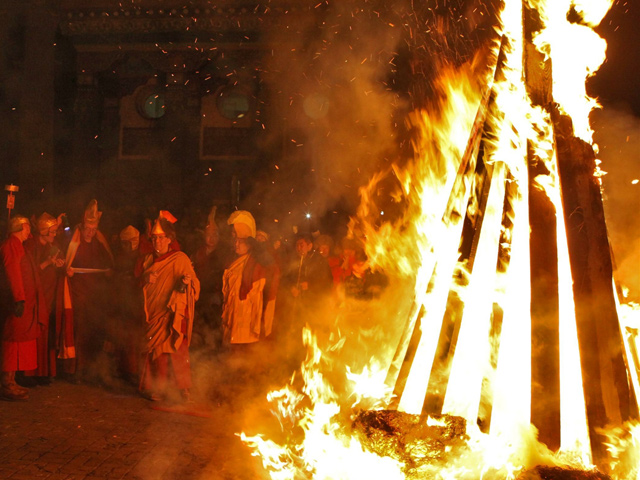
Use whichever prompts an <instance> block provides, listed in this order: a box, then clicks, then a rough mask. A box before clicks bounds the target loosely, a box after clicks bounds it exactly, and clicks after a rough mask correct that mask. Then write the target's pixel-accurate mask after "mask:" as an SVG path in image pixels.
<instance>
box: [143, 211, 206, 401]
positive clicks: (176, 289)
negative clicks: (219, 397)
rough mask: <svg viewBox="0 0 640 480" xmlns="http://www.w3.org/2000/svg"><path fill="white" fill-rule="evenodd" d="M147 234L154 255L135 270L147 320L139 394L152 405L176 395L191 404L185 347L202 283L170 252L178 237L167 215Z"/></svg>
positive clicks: (186, 259)
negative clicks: (149, 237)
mask: <svg viewBox="0 0 640 480" xmlns="http://www.w3.org/2000/svg"><path fill="white" fill-rule="evenodd" d="M150 233H151V243H152V245H153V252H152V253H149V254H147V255H146V256H145V257H144V258H143V260H142V262H141V264H140V266H139V267H138V268H137V269H136V274H137V276H138V277H139V278H140V279H141V281H142V284H143V288H142V291H143V294H144V307H145V308H144V310H145V316H146V323H145V327H144V328H145V332H144V339H145V341H144V345H143V350H142V354H143V357H144V364H143V367H142V372H141V378H140V391H141V393H142V395H143V396H145V397H146V398H149V399H150V400H152V401H158V400H162V399H163V398H165V397H167V396H169V397H171V396H172V394H173V393H174V392H175V391H177V392H179V394H180V396H181V398H182V400H184V401H189V400H190V398H191V392H190V389H191V367H190V365H189V345H190V343H191V336H192V332H193V318H194V311H195V303H196V300H198V297H199V295H200V282H199V281H198V277H197V276H196V273H195V271H194V270H193V267H192V265H191V260H190V259H189V257H188V256H187V255H186V254H185V253H183V252H181V251H179V250H177V249H176V248H175V247H172V245H175V242H174V241H175V237H176V233H175V229H174V227H173V223H172V222H171V221H169V220H167V215H166V214H164V215H161V216H159V217H158V219H157V220H156V221H155V223H154V224H153V228H152V229H151V232H150Z"/></svg>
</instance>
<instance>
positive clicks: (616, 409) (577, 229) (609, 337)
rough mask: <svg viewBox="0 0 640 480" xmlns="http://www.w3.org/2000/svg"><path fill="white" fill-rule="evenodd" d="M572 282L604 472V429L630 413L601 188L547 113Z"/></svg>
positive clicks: (596, 452)
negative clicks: (551, 130) (550, 120)
mask: <svg viewBox="0 0 640 480" xmlns="http://www.w3.org/2000/svg"><path fill="white" fill-rule="evenodd" d="M551 113H552V120H553V124H554V134H555V143H556V149H557V156H558V169H559V174H560V183H561V187H562V200H563V208H564V212H565V213H564V217H565V223H566V227H567V240H568V245H569V260H570V263H571V274H572V276H573V295H574V301H575V306H576V321H577V329H578V342H579V344H580V360H581V364H582V377H583V387H584V392H585V397H586V398H585V400H586V407H587V419H588V423H589V436H590V439H591V449H592V452H593V461H594V463H595V464H596V465H598V466H601V467H606V465H607V463H608V461H607V460H608V459H607V452H606V447H605V445H604V443H605V441H606V438H605V437H604V436H603V435H602V433H600V432H599V429H601V428H604V427H613V426H620V425H622V423H623V422H625V421H627V420H629V419H630V418H631V417H632V416H633V414H634V413H635V409H634V408H632V404H631V401H630V400H631V399H632V392H631V389H630V386H629V383H628V377H627V371H626V367H625V362H624V344H623V338H622V334H621V332H620V324H619V322H618V314H617V309H616V304H615V297H614V291H613V282H612V277H613V268H612V262H611V255H610V248H609V240H608V237H607V228H606V224H605V218H604V209H603V205H602V195H601V189H600V182H599V180H598V178H597V177H595V175H594V174H595V171H596V164H595V154H594V152H593V149H592V147H591V145H589V144H588V143H586V142H584V141H582V140H580V139H579V138H577V137H575V136H574V133H573V125H572V122H571V119H570V118H569V117H568V116H566V115H562V114H560V112H559V111H558V109H557V108H554V109H552V111H551Z"/></svg>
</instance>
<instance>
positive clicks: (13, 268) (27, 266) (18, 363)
mask: <svg viewBox="0 0 640 480" xmlns="http://www.w3.org/2000/svg"><path fill="white" fill-rule="evenodd" d="M0 256H1V257H2V262H3V266H4V272H3V273H4V275H3V278H2V283H3V285H2V287H3V288H2V289H1V290H2V296H3V298H2V302H0V303H1V304H2V318H3V319H4V324H3V328H2V342H3V348H2V351H3V355H2V370H3V371H16V370H31V369H33V368H35V367H36V365H37V360H36V357H35V354H36V339H37V338H38V336H39V335H40V332H41V329H42V328H44V326H45V325H46V324H47V308H46V304H45V299H44V295H43V292H42V289H41V285H40V277H39V275H38V270H37V266H36V265H35V262H34V261H33V259H32V257H31V256H29V255H27V254H26V253H25V250H24V247H23V245H22V242H21V241H20V239H19V238H18V237H17V236H15V235H11V236H9V238H8V239H7V240H5V242H4V243H2V245H0ZM20 301H23V302H24V313H23V314H22V316H21V317H18V316H16V315H15V314H14V311H13V309H14V305H15V303H16V302H20Z"/></svg>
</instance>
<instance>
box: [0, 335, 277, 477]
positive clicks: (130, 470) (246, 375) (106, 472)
mask: <svg viewBox="0 0 640 480" xmlns="http://www.w3.org/2000/svg"><path fill="white" fill-rule="evenodd" d="M268 348H269V347H267V349H268ZM242 355H244V353H243V352H242ZM263 355H264V350H263V351H261V352H259V353H258V356H259V357H262V358H264V357H263ZM252 357H253V358H255V357H254V355H251V356H249V357H244V358H243V357H240V359H238V358H237V357H236V358H233V356H232V357H225V358H221V357H220V356H216V357H215V358H214V357H211V358H198V357H197V356H196V358H192V363H193V364H194V389H193V390H194V391H193V395H194V403H192V404H188V405H178V404H171V403H160V404H158V403H153V402H150V401H148V400H145V399H144V398H141V397H140V396H139V395H138V394H137V392H136V390H135V388H134V387H131V386H126V385H124V384H122V383H118V382H113V383H112V384H110V385H109V386H104V385H87V384H80V385H76V384H72V383H68V382H65V381H62V380H56V381H55V382H54V383H53V385H51V386H38V387H35V388H32V389H31V392H30V399H29V400H28V401H26V402H8V401H0V479H12V480H18V479H20V480H32V479H41V478H43V479H44V478H46V479H50V480H89V479H130V480H157V479H162V480H172V479H176V480H177V479H180V480H189V479H196V480H223V479H224V480H227V479H229V480H231V479H233V480H245V479H246V480H248V479H252V480H256V479H262V478H268V476H267V475H266V474H265V472H264V470H263V468H262V466H261V462H260V460H259V459H258V458H256V457H252V456H251V452H250V450H249V449H248V448H247V447H246V446H244V444H243V443H242V442H241V441H240V439H239V438H238V436H237V435H236V433H238V432H241V431H246V432H247V433H250V434H254V433H257V431H255V429H259V428H261V427H260V426H259V424H260V423H261V421H262V420H261V419H263V418H267V417H269V416H270V415H269V413H268V405H267V404H266V402H265V401H264V396H265V395H266V391H268V389H270V388H271V386H272V384H273V385H274V386H275V382H276V381H280V380H281V378H280V373H281V370H280V369H279V372H278V374H274V370H273V369H265V368H264V365H263V366H262V369H261V370H260V371H259V372H256V371H255V370H254V369H253V368H251V369H250V368H248V366H250V365H251V364H252V363H253V362H254V360H253V358H252ZM256 373H259V378H256V375H255V374H256ZM276 376H277V377H279V378H278V380H276V379H275V378H274V377H276ZM252 428H253V429H254V431H252Z"/></svg>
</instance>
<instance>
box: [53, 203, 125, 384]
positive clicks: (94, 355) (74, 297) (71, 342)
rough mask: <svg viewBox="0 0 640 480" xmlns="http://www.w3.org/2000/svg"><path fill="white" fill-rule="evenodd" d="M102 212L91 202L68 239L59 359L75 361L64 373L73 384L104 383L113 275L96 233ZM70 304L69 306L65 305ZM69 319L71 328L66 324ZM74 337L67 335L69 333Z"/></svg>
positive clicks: (106, 246) (108, 250)
mask: <svg viewBox="0 0 640 480" xmlns="http://www.w3.org/2000/svg"><path fill="white" fill-rule="evenodd" d="M101 216H102V212H100V211H98V202H97V201H96V200H91V202H90V203H89V205H88V207H87V208H86V210H85V212H84V218H83V221H82V223H81V224H80V225H78V226H77V227H76V228H75V230H74V232H73V236H72V237H71V241H70V242H69V247H68V248H67V256H66V265H67V278H66V279H65V280H66V281H67V284H66V285H65V295H64V302H65V310H66V311H67V312H66V313H68V310H69V307H70V308H71V310H72V315H66V316H65V320H67V321H66V322H65V328H64V329H63V332H61V337H62V338H63V342H61V343H63V346H62V347H61V352H60V354H59V356H60V357H61V358H67V359H75V364H74V362H73V361H71V362H69V363H67V364H66V365H65V366H66V368H67V373H71V374H75V377H74V378H73V379H72V380H74V381H82V380H89V381H91V380H104V379H101V378H98V375H100V373H101V371H102V366H101V365H99V360H100V359H99V355H100V353H101V352H103V349H104V342H105V338H106V337H105V322H106V321H108V315H107V312H108V311H109V300H110V299H109V298H107V296H108V293H107V292H108V291H109V289H108V279H107V276H108V275H110V274H111V273H112V267H113V254H112V253H111V248H110V247H109V244H108V242H107V239H106V238H105V236H104V235H103V234H102V232H100V230H98V225H99V223H100V217H101ZM67 303H69V305H68V304H67ZM71 319H72V327H70V326H69V321H70V320H71ZM70 329H71V330H72V332H73V335H69V330H70Z"/></svg>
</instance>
